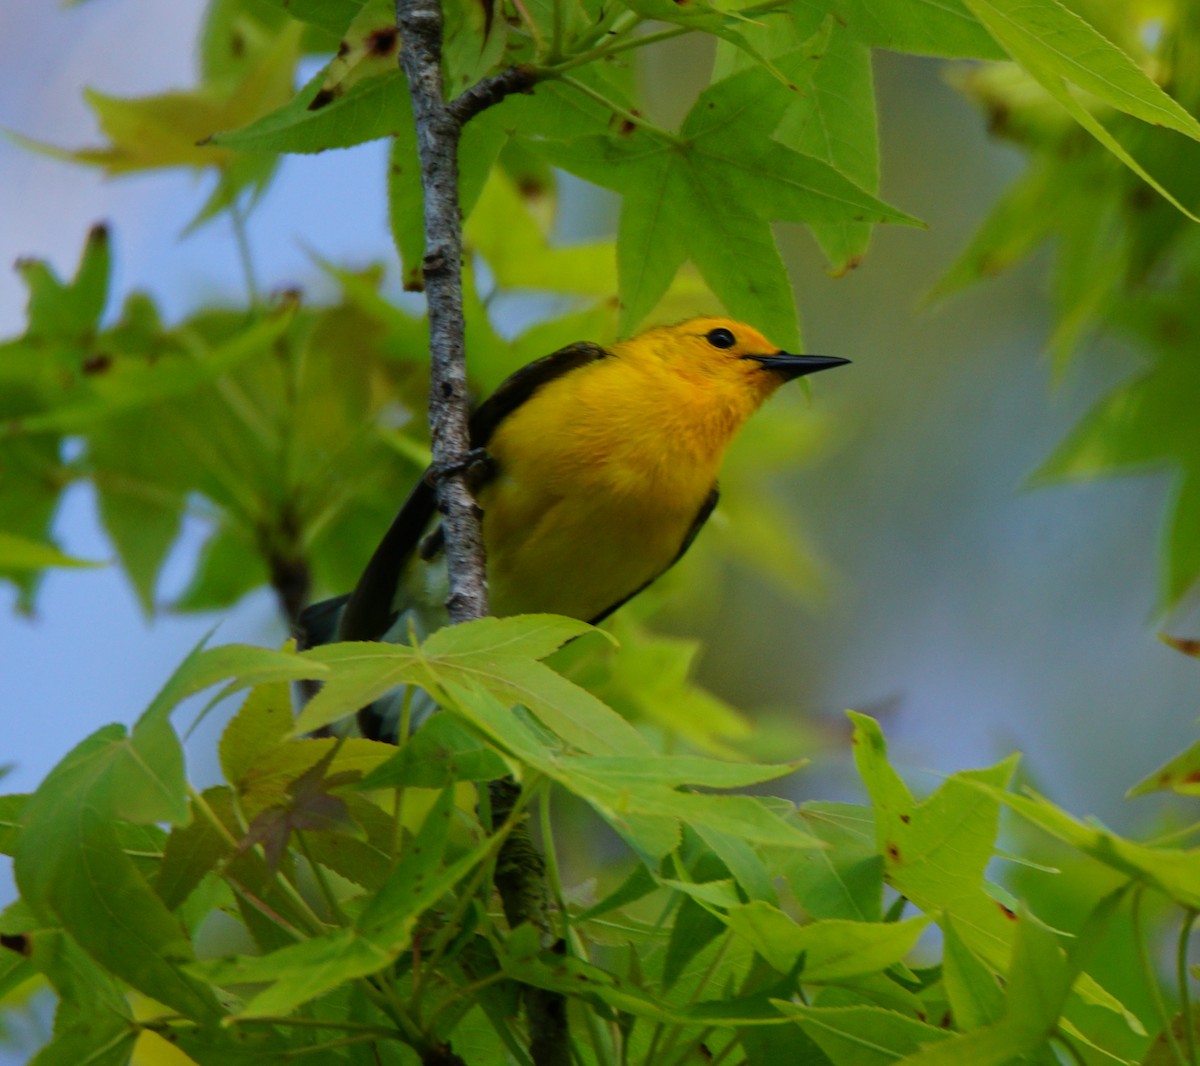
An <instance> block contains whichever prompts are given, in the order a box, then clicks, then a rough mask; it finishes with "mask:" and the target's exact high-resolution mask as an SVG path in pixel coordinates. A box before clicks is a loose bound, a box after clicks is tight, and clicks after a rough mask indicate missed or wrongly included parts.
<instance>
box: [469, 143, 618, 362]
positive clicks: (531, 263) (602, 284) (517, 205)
mask: <svg viewBox="0 0 1200 1066" xmlns="http://www.w3.org/2000/svg"><path fill="white" fill-rule="evenodd" d="M473 125H474V123H473V122H472V123H471V124H470V125H468V126H467V129H470V128H471V126H473ZM464 236H465V238H466V240H467V242H468V243H469V244H470V246H471V247H472V248H473V249H474V250H475V251H477V252H479V254H480V255H482V256H483V258H484V259H485V260H486V262H487V265H488V269H489V270H490V271H491V273H492V276H493V277H494V278H495V281H496V285H497V286H499V287H500V288H502V289H537V290H540V291H544V292H562V293H572V294H579V295H584V296H596V297H600V298H603V299H607V298H609V297H611V296H612V294H613V293H615V292H616V291H617V275H616V269H615V263H614V261H613V244H612V242H611V241H596V242H593V243H588V244H572V245H566V246H562V245H556V244H552V243H551V241H550V238H549V236H548V235H547V233H546V231H545V229H544V228H543V226H542V225H540V224H539V222H538V221H537V218H536V217H535V214H534V212H533V211H532V210H531V209H530V204H529V202H528V201H527V200H526V199H525V198H524V197H522V196H521V195H520V194H519V192H518V191H517V188H516V186H515V185H514V183H513V181H512V179H511V178H509V177H508V176H507V175H506V174H504V173H503V171H500V170H496V171H494V172H493V173H492V176H491V178H490V179H489V180H488V182H487V184H486V185H484V186H483V188H482V190H481V192H480V196H479V200H478V203H477V204H476V205H475V211H474V212H473V214H472V215H471V216H470V218H469V219H468V220H467V223H466V226H465V228H464ZM552 350H553V348H546V349H545V350H544V351H539V353H538V354H544V352H545V351H552ZM513 369H515V368H513Z"/></svg>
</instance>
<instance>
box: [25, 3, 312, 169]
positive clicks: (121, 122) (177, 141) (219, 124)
mask: <svg viewBox="0 0 1200 1066" xmlns="http://www.w3.org/2000/svg"><path fill="white" fill-rule="evenodd" d="M299 42H300V27H299V26H297V25H295V24H292V25H289V26H287V27H285V28H284V29H283V30H282V31H281V32H277V33H274V34H271V35H270V36H268V37H267V38H266V39H265V41H264V42H263V45H262V47H261V48H260V49H258V51H257V54H256V60H257V61H256V62H254V63H253V64H248V65H247V67H246V72H245V75H244V76H243V77H242V78H241V79H240V80H239V81H237V82H236V83H234V82H232V81H230V82H229V83H227V84H213V85H204V86H201V87H200V88H197V89H193V90H191V91H181V92H167V93H161V94H159V95H155V96H145V97H136V98H132V99H123V98H120V97H115V96H108V95H106V94H104V93H99V92H95V91H94V90H91V89H85V90H84V98H85V100H86V101H87V103H88V105H89V106H90V107H91V109H92V110H93V111H94V112H95V115H96V121H97V122H98V123H99V126H100V130H101V132H102V133H103V134H104V135H105V136H106V137H107V139H108V142H109V143H108V144H107V145H105V146H104V147H101V148H81V149H76V150H74V151H63V150H60V149H54V148H46V147H45V146H41V145H36V144H34V145H32V147H34V148H38V149H40V150H42V151H45V152H48V153H49V154H51V155H57V156H60V157H63V158H67V159H70V160H74V161H76V162H80V163H89V164H92V165H95V166H100V167H103V168H104V169H105V171H106V172H107V173H109V174H123V173H128V172H131V171H139V170H149V169H154V168H158V167H176V166H186V167H193V168H201V167H210V166H211V167H223V166H225V165H227V164H229V163H230V161H231V155H230V153H229V152H227V151H222V150H220V149H215V148H212V147H208V146H207V144H206V143H201V142H207V140H208V138H209V137H210V136H211V135H212V134H214V133H215V132H216V131H218V130H224V129H229V128H231V127H236V126H242V125H245V124H246V123H248V122H250V121H251V120H252V119H255V118H257V117H258V116H259V115H263V114H265V113H266V112H269V111H271V110H272V109H273V108H276V107H278V106H279V105H280V104H282V103H283V101H285V100H287V99H288V98H289V97H290V96H291V90H292V74H293V71H294V69H295V65H296V60H297V58H298V56H299Z"/></svg>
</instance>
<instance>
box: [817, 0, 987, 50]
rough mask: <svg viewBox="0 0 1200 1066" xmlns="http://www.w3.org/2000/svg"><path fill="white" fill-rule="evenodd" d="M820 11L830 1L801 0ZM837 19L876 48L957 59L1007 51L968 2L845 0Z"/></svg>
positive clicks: (837, 8) (826, 8)
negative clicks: (981, 22)
mask: <svg viewBox="0 0 1200 1066" xmlns="http://www.w3.org/2000/svg"><path fill="white" fill-rule="evenodd" d="M799 7H800V8H801V10H814V11H815V12H817V13H819V14H820V15H824V14H826V13H828V12H829V11H830V6H829V4H828V2H827V0H800V3H799ZM832 14H833V16H834V18H835V19H837V21H838V22H839V23H840V24H841V25H844V26H845V27H846V28H847V29H848V30H849V31H850V32H851V33H852V34H853V35H854V36H855V37H856V38H857V39H858V40H860V41H862V42H863V43H864V44H867V45H870V46H871V47H873V48H888V49H891V50H892V51H893V52H915V53H917V54H918V55H934V56H945V57H957V58H976V59H1003V58H1004V53H1003V51H1001V49H999V48H997V47H996V43H995V42H994V41H993V40H992V39H991V37H990V36H989V35H988V33H987V31H986V30H985V29H984V28H983V27H982V26H981V25H980V24H979V23H978V22H977V21H976V19H975V17H974V16H973V15H972V14H971V12H970V10H968V8H967V5H966V4H965V3H964V2H963V0H839V2H837V3H835V4H834V5H833V8H832Z"/></svg>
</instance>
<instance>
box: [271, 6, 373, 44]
mask: <svg viewBox="0 0 1200 1066" xmlns="http://www.w3.org/2000/svg"><path fill="white" fill-rule="evenodd" d="M266 2H267V3H269V4H271V5H272V6H274V7H279V8H282V9H283V10H284V11H286V12H287V13H288V14H289V15H291V16H292V18H294V19H298V20H299V21H301V22H307V23H309V24H310V25H312V26H318V27H320V28H321V29H323V30H325V31H326V32H327V33H331V34H333V35H334V36H335V37H339V38H340V37H341V36H342V35H343V34H344V33H345V32H346V30H347V28H348V27H349V25H350V23H351V22H353V21H354V18H355V16H356V15H358V13H359V11H360V10H361V9H362V6H363V3H364V0H266Z"/></svg>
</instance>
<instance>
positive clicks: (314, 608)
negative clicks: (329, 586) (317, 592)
mask: <svg viewBox="0 0 1200 1066" xmlns="http://www.w3.org/2000/svg"><path fill="white" fill-rule="evenodd" d="M349 601H350V593H348V592H347V593H346V595H344V596H335V597H334V598H333V599H331V600H321V602H320V603H313V604H310V605H309V606H308V607H305V608H304V610H303V611H301V612H300V620H299V621H298V622H297V623H296V646H297V648H298V650H299V651H305V650H307V649H308V648H319V647H320V646H321V645H322V644H332V643H333V642H334V641H335V640H337V639H338V626H340V625H341V621H342V611H343V610H344V609H345V607H346V604H347V603H348V602H349Z"/></svg>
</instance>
